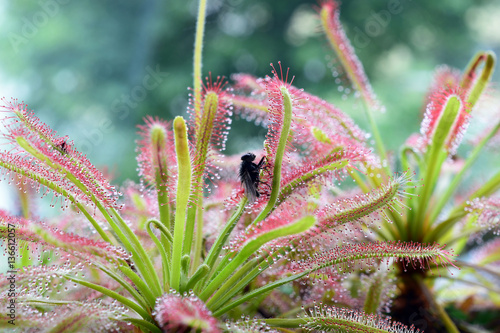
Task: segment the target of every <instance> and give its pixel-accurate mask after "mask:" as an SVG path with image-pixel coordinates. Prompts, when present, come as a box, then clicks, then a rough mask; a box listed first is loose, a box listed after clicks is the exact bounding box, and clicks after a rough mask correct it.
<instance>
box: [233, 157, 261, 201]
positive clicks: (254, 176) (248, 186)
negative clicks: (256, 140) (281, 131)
mask: <svg viewBox="0 0 500 333" xmlns="http://www.w3.org/2000/svg"><path fill="white" fill-rule="evenodd" d="M264 158H265V157H262V158H261V160H260V162H259V163H258V164H255V163H253V161H254V160H255V155H254V154H252V153H246V154H245V155H243V156H241V161H242V162H241V164H240V172H239V176H240V181H241V185H242V186H243V189H244V190H245V195H246V197H247V199H248V202H249V203H251V204H252V203H254V202H255V200H257V198H258V197H259V196H260V193H259V183H260V170H261V169H262V167H263V166H264V163H265V161H264Z"/></svg>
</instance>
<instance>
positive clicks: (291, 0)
mask: <svg viewBox="0 0 500 333" xmlns="http://www.w3.org/2000/svg"><path fill="white" fill-rule="evenodd" d="M316 5H317V1H316V0H315V1H299V0H280V1H277V0H275V1H259V0H252V1H244V0H209V8H208V13H207V14H208V15H207V26H206V34H205V47H204V67H203V70H204V75H207V74H208V72H209V71H210V72H212V74H213V75H214V76H217V75H224V76H226V77H228V76H230V74H231V73H236V72H248V73H251V74H254V75H257V76H264V75H267V74H270V67H269V64H270V63H271V62H274V63H276V62H277V61H281V62H282V63H283V65H284V66H286V67H290V71H291V74H293V75H295V80H294V84H295V85H296V86H298V87H301V88H305V89H306V90H307V91H309V92H311V93H313V94H317V95H319V96H320V97H322V98H325V99H328V100H330V101H334V102H336V103H339V104H340V105H342V108H343V109H344V110H345V111H346V112H347V113H348V114H350V115H351V116H353V117H354V118H355V119H357V120H358V121H359V122H360V123H361V126H362V127H363V128H365V129H368V128H367V126H366V125H365V123H364V122H363V117H362V112H361V111H362V110H361V108H360V107H359V106H358V105H357V104H358V103H355V102H354V100H353V97H352V96H350V97H348V98H347V100H345V101H342V100H341V93H339V91H338V90H339V89H338V87H339V84H338V83H335V80H334V78H333V77H332V75H331V70H330V68H329V65H330V64H331V63H332V60H331V56H330V54H329V52H328V49H327V47H326V42H325V40H324V38H323V37H322V36H321V34H319V33H318V22H317V21H316V19H315V10H314V7H315V6H316ZM391 6H396V7H391ZM389 8H397V13H396V14H391V12H390V11H389ZM196 12H197V1H192V0H188V1H160V0H144V1H111V0H100V1H96V0H91V1H70V0H40V1H2V2H1V3H0V34H1V38H0V43H1V44H0V48H1V50H2V52H1V53H0V77H1V80H0V88H1V90H0V91H1V93H0V95H1V96H5V97H7V98H10V97H14V98H18V99H20V100H24V101H25V102H26V103H28V105H29V107H30V108H31V109H33V110H35V112H36V115H37V116H38V117H40V118H41V119H42V120H43V121H45V122H46V123H48V124H49V125H50V126H52V127H53V128H55V129H56V130H57V131H58V132H59V134H61V135H64V134H68V135H69V136H70V138H71V139H73V140H74V141H75V144H76V146H77V147H79V148H80V150H82V151H84V152H85V153H87V154H88V155H89V158H90V160H91V161H93V162H95V164H96V165H97V166H99V167H102V166H107V167H108V168H109V170H110V171H114V173H115V176H116V178H115V182H116V183H118V184H119V183H121V182H122V181H123V180H125V179H127V178H130V179H133V180H136V181H137V180H138V178H137V173H136V167H137V166H136V162H135V140H136V139H137V136H136V134H135V133H136V126H137V125H138V124H140V123H141V122H142V118H143V117H144V116H145V115H147V114H149V115H158V116H160V117H162V118H166V119H172V118H173V117H174V116H176V115H185V114H186V106H187V98H188V90H187V87H189V86H192V48H193V41H194V32H195V31H194V26H195V15H196ZM498 17H500V2H499V1H474V2H471V1H466V0H461V1H456V0H445V1H432V0H427V1H410V0H401V1H397V0H384V1H364V0H353V1H344V3H343V4H342V5H341V21H342V22H343V24H344V27H345V29H346V31H347V35H348V36H349V37H350V38H351V40H352V42H353V45H354V47H355V49H356V52H357V54H358V56H359V58H360V59H361V61H362V62H363V64H364V66H365V69H366V72H367V74H368V77H369V78H370V80H371V82H372V85H373V87H374V90H375V91H376V93H377V94H378V96H379V99H380V100H381V101H382V102H383V104H384V105H385V106H386V108H387V112H386V113H385V114H378V115H377V117H376V118H377V121H378V123H379V124H380V126H381V132H382V134H383V136H384V138H385V139H386V140H385V141H386V142H387V143H388V146H389V148H390V149H397V147H398V146H399V145H400V144H401V143H403V142H404V141H405V139H406V137H407V136H408V135H409V134H411V133H412V132H415V131H418V128H419V124H420V119H419V117H420V115H419V114H420V112H421V111H422V102H423V96H424V94H425V92H426V89H427V87H428V84H429V82H430V80H431V78H432V72H433V70H434V68H435V67H436V65H439V64H442V63H447V64H450V65H451V66H454V67H457V68H460V69H463V68H464V66H465V65H466V64H467V62H468V61H469V59H470V58H471V57H472V56H473V55H474V53H475V52H476V51H477V50H481V49H491V50H494V51H498V49H499V46H500V34H499V33H498V31H500V20H499V19H498ZM498 77H499V76H498V72H497V73H495V80H496V81H498ZM340 85H342V83H341V84H340ZM235 128H237V130H234V129H235ZM264 135H265V129H262V128H259V127H255V126H253V125H251V124H248V123H246V122H244V121H235V122H234V126H233V131H232V133H231V134H230V136H229V141H228V153H238V152H241V151H246V150H248V149H249V148H250V149H252V148H254V147H255V148H258V147H261V145H262V139H263V137H264Z"/></svg>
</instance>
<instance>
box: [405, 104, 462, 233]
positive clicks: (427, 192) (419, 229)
mask: <svg viewBox="0 0 500 333" xmlns="http://www.w3.org/2000/svg"><path fill="white" fill-rule="evenodd" d="M460 106H461V102H460V100H459V99H458V98H457V97H456V96H452V97H450V98H449V99H448V101H447V102H446V105H445V108H444V110H443V112H442V114H441V116H440V119H439V122H438V123H437V125H436V128H435V130H434V134H433V136H432V140H431V142H432V143H431V145H430V147H429V148H428V149H429V151H428V153H427V154H426V156H425V157H426V158H425V162H426V165H425V176H424V181H425V186H423V187H421V193H420V197H419V198H418V209H417V212H416V213H414V214H413V213H412V214H411V217H415V219H413V220H412V221H411V222H412V223H411V225H410V226H411V237H413V238H412V239H417V240H419V239H421V237H422V236H423V235H424V226H425V225H424V217H425V215H426V213H427V207H428V206H429V201H430V197H431V195H432V193H433V191H434V188H435V185H436V182H437V178H438V175H439V172H440V171H441V166H442V164H443V162H444V160H445V159H446V157H447V151H446V150H445V144H446V139H447V138H448V136H449V133H450V130H451V128H452V126H453V124H454V123H455V119H456V118H457V116H458V113H459V110H460ZM428 223H429V224H432V223H433V221H428Z"/></svg>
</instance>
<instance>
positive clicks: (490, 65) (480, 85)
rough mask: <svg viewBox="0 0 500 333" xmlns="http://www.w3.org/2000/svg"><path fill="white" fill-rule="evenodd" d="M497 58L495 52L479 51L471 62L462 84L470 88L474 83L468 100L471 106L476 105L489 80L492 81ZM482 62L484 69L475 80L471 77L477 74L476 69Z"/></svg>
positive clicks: (467, 88)
mask: <svg viewBox="0 0 500 333" xmlns="http://www.w3.org/2000/svg"><path fill="white" fill-rule="evenodd" d="M495 60H496V57H495V54H494V53H493V52H491V51H488V52H479V53H478V54H477V55H476V56H475V57H474V58H473V60H472V61H471V63H470V64H469V66H468V68H467V70H466V72H465V75H464V78H463V79H462V82H461V85H462V87H463V88H464V89H466V90H469V88H470V86H471V85H472V84H474V85H473V86H472V89H471V90H470V91H469V98H468V100H467V102H468V103H469V105H470V106H471V108H472V107H474V105H476V102H477V101H478V100H479V97H481V93H482V92H483V90H484V88H486V86H487V85H488V82H489V81H490V78H491V76H492V75H493V70H494V68H495ZM481 62H484V67H483V70H482V71H481V75H480V76H479V78H477V80H476V81H475V82H473V81H472V80H471V78H472V77H474V76H475V71H476V69H477V67H478V66H479V64H480V63H481Z"/></svg>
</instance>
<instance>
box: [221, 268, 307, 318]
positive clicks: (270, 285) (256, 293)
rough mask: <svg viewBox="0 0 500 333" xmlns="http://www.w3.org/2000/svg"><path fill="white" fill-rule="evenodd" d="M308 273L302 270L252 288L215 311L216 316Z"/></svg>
mask: <svg viewBox="0 0 500 333" xmlns="http://www.w3.org/2000/svg"><path fill="white" fill-rule="evenodd" d="M307 274H309V271H305V272H302V273H300V274H296V275H292V276H289V277H286V278H283V279H281V280H278V281H275V282H272V283H268V284H266V285H265V286H263V287H261V288H258V289H255V290H252V291H251V292H249V293H246V294H245V295H244V296H243V297H241V298H238V299H237V300H235V301H234V302H231V303H229V304H228V305H226V306H225V307H223V308H221V309H218V310H217V311H215V312H214V316H215V317H218V316H221V315H223V314H224V313H226V312H227V311H229V310H231V309H233V308H235V307H237V306H238V305H240V304H242V303H244V302H246V301H248V300H250V299H252V298H254V297H257V296H259V295H262V294H264V293H267V292H268V291H271V290H273V289H275V288H278V287H279V286H282V285H284V284H287V283H289V282H292V281H295V280H297V279H300V278H303V277H304V276H306V275H307Z"/></svg>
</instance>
